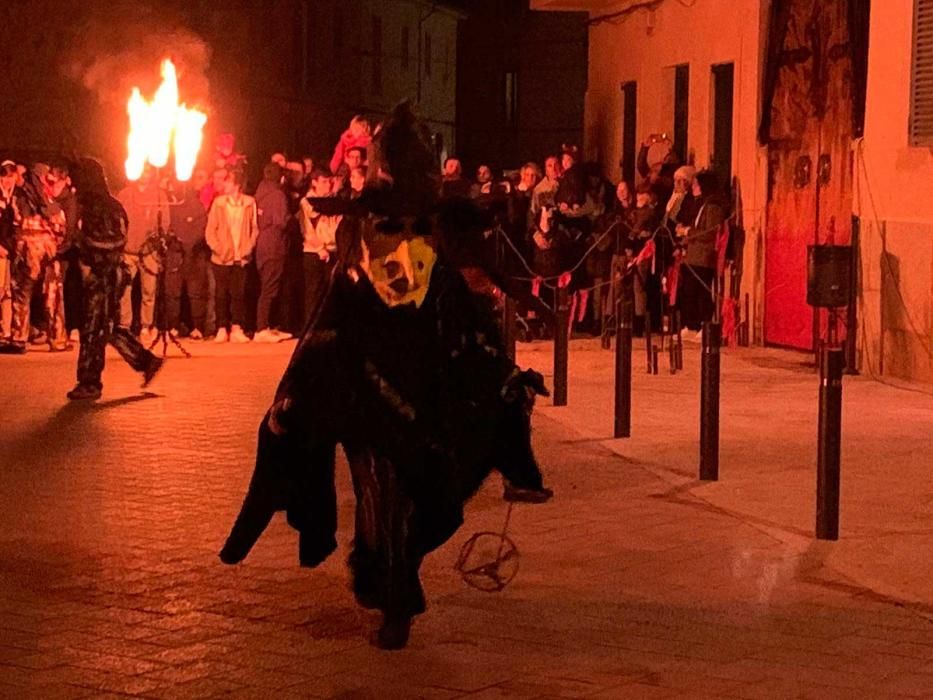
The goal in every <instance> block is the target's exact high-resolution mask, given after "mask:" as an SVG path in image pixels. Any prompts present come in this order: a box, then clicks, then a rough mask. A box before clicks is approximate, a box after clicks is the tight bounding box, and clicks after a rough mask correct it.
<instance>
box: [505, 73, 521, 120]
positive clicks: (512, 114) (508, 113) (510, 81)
mask: <svg viewBox="0 0 933 700" xmlns="http://www.w3.org/2000/svg"><path fill="white" fill-rule="evenodd" d="M517 107H518V74H517V73H515V72H509V73H506V74H505V123H506V125H508V126H515V122H516V114H517V112H518V109H517Z"/></svg>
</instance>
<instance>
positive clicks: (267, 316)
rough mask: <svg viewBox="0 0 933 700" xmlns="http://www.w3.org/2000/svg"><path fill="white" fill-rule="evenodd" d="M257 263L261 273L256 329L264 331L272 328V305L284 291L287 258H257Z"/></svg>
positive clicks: (281, 256) (271, 256)
mask: <svg viewBox="0 0 933 700" xmlns="http://www.w3.org/2000/svg"><path fill="white" fill-rule="evenodd" d="M256 263H257V269H258V271H259V302H258V303H257V305H256V329H257V330H260V331H264V330H266V329H267V328H271V327H272V305H273V304H274V303H275V300H276V299H277V298H278V297H279V292H280V291H281V289H282V276H283V275H284V273H285V256H284V255H270V256H262V257H259V258H257V261H256ZM280 316H281V315H280Z"/></svg>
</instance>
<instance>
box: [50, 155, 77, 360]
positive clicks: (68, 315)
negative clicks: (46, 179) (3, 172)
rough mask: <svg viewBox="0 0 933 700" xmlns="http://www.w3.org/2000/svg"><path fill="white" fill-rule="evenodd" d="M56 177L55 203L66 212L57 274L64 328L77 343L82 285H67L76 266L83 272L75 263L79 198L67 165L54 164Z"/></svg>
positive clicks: (53, 171)
mask: <svg viewBox="0 0 933 700" xmlns="http://www.w3.org/2000/svg"><path fill="white" fill-rule="evenodd" d="M51 172H52V174H53V176H54V177H55V178H56V179H58V180H59V181H60V182H61V183H62V186H59V187H56V190H57V191H59V194H58V196H57V197H55V202H56V203H57V204H58V205H59V206H60V207H61V208H62V213H63V214H64V215H65V228H64V230H63V236H62V239H61V241H60V243H59V246H58V256H57V258H56V262H57V263H58V265H59V267H60V269H59V271H58V276H59V277H60V279H61V293H62V298H63V303H64V313H65V328H66V331H67V332H68V338H69V340H70V341H72V342H77V341H78V338H79V328H80V326H81V317H82V316H83V313H82V311H81V308H82V304H81V285H76V286H75V285H68V284H67V281H68V271H69V270H70V269H74V270H75V271H76V272H77V273H78V278H80V271H79V270H78V268H76V267H75V265H76V264H77V262H78V249H77V246H76V244H75V240H76V238H77V233H78V198H77V196H76V195H75V190H74V188H73V187H72V186H71V178H70V176H69V174H68V168H66V167H64V166H54V167H52V171H51Z"/></svg>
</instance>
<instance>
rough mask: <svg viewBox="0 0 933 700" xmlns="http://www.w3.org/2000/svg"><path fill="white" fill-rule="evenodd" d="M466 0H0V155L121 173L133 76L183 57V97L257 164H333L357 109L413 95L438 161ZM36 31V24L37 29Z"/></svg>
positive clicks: (449, 142) (446, 142) (136, 81)
mask: <svg viewBox="0 0 933 700" xmlns="http://www.w3.org/2000/svg"><path fill="white" fill-rule="evenodd" d="M457 8H458V4H457V3H451V4H447V3H439V2H431V1H430V0H395V1H393V0H269V1H268V2H261V3H259V2H256V3H216V2H210V1H208V0H186V1H182V0H162V1H161V2H158V3H155V2H144V1H141V0H113V2H111V3H107V6H106V7H103V3H87V2H82V1H81V0H59V1H58V2H55V3H52V2H48V1H47V0H34V1H32V2H29V3H6V4H4V5H2V6H0V27H2V28H3V33H4V36H6V35H9V38H10V41H9V42H8V45H9V46H13V45H15V46H16V47H17V48H16V50H13V51H10V52H9V57H8V60H7V62H6V65H5V69H4V70H3V71H0V151H3V152H5V153H9V154H17V153H26V154H29V153H35V154H44V153H56V152H62V151H65V152H68V151H72V150H75V149H77V150H80V151H82V152H87V153H92V154H95V155H97V156H99V157H101V158H102V159H103V160H104V161H105V162H106V163H107V164H108V166H109V167H110V169H111V172H112V173H113V174H114V175H115V176H116V175H118V174H119V173H120V172H121V170H122V161H123V158H125V148H126V129H127V125H128V120H127V115H126V100H127V99H128V97H129V94H130V88H131V86H132V85H141V86H143V87H144V92H145V91H150V92H151V90H153V89H154V87H155V86H154V85H153V81H155V82H157V81H158V69H159V63H160V61H161V59H162V58H164V57H166V56H168V57H172V58H173V59H174V60H175V61H176V63H178V64H179V68H180V71H179V82H180V91H181V99H183V100H188V102H189V103H190V104H193V105H196V106H199V107H201V108H204V109H206V111H207V112H208V114H209V120H208V125H207V138H206V143H208V144H210V143H212V142H213V137H214V136H216V135H217V134H218V133H223V132H227V131H229V132H233V133H234V134H236V136H237V140H238V143H239V147H240V148H242V149H244V151H245V152H246V153H247V155H248V156H249V157H250V160H251V162H253V163H254V164H259V163H261V162H262V161H263V160H264V159H265V158H266V157H268V155H269V154H270V153H272V152H274V151H286V152H288V153H289V154H290V155H292V156H294V157H300V156H303V155H306V154H307V155H313V156H315V158H316V159H317V160H318V161H319V162H326V161H327V160H328V159H329V157H330V153H331V151H332V149H333V146H334V144H335V143H336V141H337V139H338V138H339V136H340V134H341V132H342V131H343V130H344V129H345V128H346V127H347V124H348V123H349V121H350V118H351V117H352V116H354V115H355V114H363V115H366V116H367V117H369V118H370V119H372V120H374V121H378V120H379V119H381V118H382V117H383V116H384V115H385V114H386V113H387V112H388V110H390V109H391V108H392V106H393V105H394V104H396V103H397V102H399V101H400V100H402V99H406V98H411V99H413V100H415V101H416V102H417V103H418V105H419V110H420V113H421V115H422V116H423V117H424V118H425V119H426V120H427V122H428V124H429V125H430V127H431V129H432V131H433V132H434V133H435V135H436V137H435V140H436V143H437V145H438V151H439V157H440V153H441V151H443V150H448V149H450V148H452V147H453V143H454V140H455V137H456V130H455V120H456V53H457V25H458V22H459V21H460V20H461V19H462V17H463V16H464V15H463V14H462V13H461V12H460V11H459V10H458V9H457ZM40 28H41V29H40Z"/></svg>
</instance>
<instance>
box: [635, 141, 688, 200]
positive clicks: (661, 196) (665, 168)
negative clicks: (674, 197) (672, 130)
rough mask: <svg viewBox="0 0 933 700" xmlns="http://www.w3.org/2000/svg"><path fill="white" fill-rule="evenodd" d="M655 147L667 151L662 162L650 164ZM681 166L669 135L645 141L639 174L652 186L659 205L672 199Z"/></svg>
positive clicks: (642, 147)
mask: <svg viewBox="0 0 933 700" xmlns="http://www.w3.org/2000/svg"><path fill="white" fill-rule="evenodd" d="M655 146H658V147H659V148H664V149H665V150H664V155H663V157H662V158H661V160H659V161H657V162H655V163H653V164H652V163H649V162H648V156H649V153H650V151H651V149H652V148H653V147H655ZM679 166H680V161H679V160H678V158H677V153H676V151H675V150H674V144H673V143H672V142H671V140H670V139H669V138H668V136H667V134H652V135H651V136H649V137H648V138H647V139H645V141H644V142H643V143H642V145H641V149H640V150H639V151H638V159H637V167H638V174H639V175H641V177H642V179H644V180H647V181H648V183H649V184H650V185H651V190H652V192H653V193H654V197H655V199H656V200H657V201H658V202H659V203H661V202H667V201H668V200H669V199H670V197H671V192H673V191H674V171H675V170H677V168H678V167H679Z"/></svg>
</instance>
